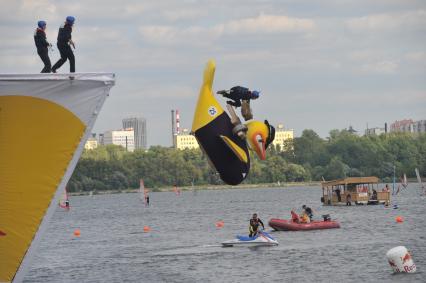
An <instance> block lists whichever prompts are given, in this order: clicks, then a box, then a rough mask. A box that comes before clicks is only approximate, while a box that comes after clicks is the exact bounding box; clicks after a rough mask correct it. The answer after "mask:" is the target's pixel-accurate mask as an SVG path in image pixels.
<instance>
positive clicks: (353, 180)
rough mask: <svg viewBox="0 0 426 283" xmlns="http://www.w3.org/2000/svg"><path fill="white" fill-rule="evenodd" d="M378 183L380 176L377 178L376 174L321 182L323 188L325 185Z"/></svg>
mask: <svg viewBox="0 0 426 283" xmlns="http://www.w3.org/2000/svg"><path fill="white" fill-rule="evenodd" d="M378 183H379V178H377V177H375V176H370V177H348V178H344V179H337V180H332V181H326V182H321V184H322V187H323V188H324V187H332V186H339V185H349V184H354V185H359V184H378Z"/></svg>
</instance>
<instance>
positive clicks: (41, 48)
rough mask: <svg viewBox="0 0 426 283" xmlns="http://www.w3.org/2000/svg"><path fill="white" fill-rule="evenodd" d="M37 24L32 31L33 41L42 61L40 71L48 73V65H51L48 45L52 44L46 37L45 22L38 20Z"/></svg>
mask: <svg viewBox="0 0 426 283" xmlns="http://www.w3.org/2000/svg"><path fill="white" fill-rule="evenodd" d="M37 26H38V27H37V29H36V31H35V32H34V42H35V45H36V47H37V54H38V56H40V58H41V61H43V63H44V68H43V70H41V73H50V67H51V66H52V65H51V63H50V58H49V50H48V47H49V46H52V44H50V43H49V42H48V41H47V38H46V32H45V30H46V22H45V21H38V23H37Z"/></svg>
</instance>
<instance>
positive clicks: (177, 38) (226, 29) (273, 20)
mask: <svg viewBox="0 0 426 283" xmlns="http://www.w3.org/2000/svg"><path fill="white" fill-rule="evenodd" d="M314 29H315V23H314V21H313V20H310V19H302V18H290V17H287V16H277V15H265V14H260V15H259V16H257V17H254V18H245V19H240V20H232V21H229V22H226V23H224V24H217V25H214V26H211V27H203V26H189V27H186V28H178V27H175V26H170V25H144V26H140V27H139V32H140V34H141V35H142V37H143V38H144V39H145V40H147V41H149V42H153V43H165V44H182V43H185V42H187V43H189V44H191V45H192V44H195V45H198V44H208V43H209V42H211V41H213V40H215V39H217V38H219V37H221V36H223V35H235V34H259V35H262V34H265V33H297V32H302V33H303V32H308V31H309V32H310V31H312V30H314Z"/></svg>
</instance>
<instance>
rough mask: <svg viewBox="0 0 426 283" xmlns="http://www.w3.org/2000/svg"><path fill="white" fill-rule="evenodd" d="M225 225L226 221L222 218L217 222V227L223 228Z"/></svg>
mask: <svg viewBox="0 0 426 283" xmlns="http://www.w3.org/2000/svg"><path fill="white" fill-rule="evenodd" d="M223 225H225V223H224V222H223V221H222V220H220V221H217V222H216V228H222V227H223Z"/></svg>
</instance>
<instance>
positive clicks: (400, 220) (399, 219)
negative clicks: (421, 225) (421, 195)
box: [395, 216, 404, 223]
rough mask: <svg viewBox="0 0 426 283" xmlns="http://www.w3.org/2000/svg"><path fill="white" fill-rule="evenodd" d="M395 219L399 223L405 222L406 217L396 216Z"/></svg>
mask: <svg viewBox="0 0 426 283" xmlns="http://www.w3.org/2000/svg"><path fill="white" fill-rule="evenodd" d="M395 221H396V222H397V223H402V222H404V218H403V217H402V216H397V217H395Z"/></svg>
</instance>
